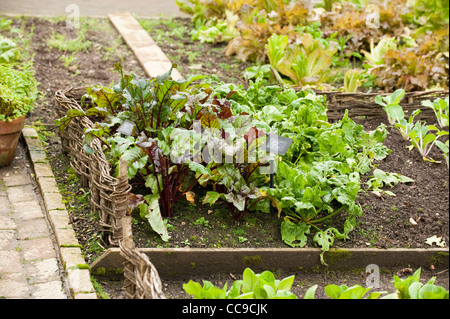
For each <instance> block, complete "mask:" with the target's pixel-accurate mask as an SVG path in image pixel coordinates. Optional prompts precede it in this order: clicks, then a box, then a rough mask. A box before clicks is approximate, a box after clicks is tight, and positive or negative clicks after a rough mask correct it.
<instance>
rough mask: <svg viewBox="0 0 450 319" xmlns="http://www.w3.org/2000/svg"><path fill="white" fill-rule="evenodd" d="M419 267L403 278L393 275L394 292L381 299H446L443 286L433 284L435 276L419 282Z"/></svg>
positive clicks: (446, 295)
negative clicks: (424, 281)
mask: <svg viewBox="0 0 450 319" xmlns="http://www.w3.org/2000/svg"><path fill="white" fill-rule="evenodd" d="M420 274H421V268H419V269H417V270H416V271H415V272H414V274H413V275H411V276H408V277H407V278H405V279H401V278H399V277H397V276H394V281H393V283H394V286H395V288H396V290H397V291H396V292H395V293H393V294H390V295H387V296H384V297H383V299H448V298H449V293H448V290H446V289H445V288H444V287H441V286H437V285H435V284H434V282H435V280H436V277H432V278H431V279H430V280H429V281H428V282H427V283H426V284H422V283H421V282H420Z"/></svg>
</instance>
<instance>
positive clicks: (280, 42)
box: [266, 34, 337, 87]
mask: <svg viewBox="0 0 450 319" xmlns="http://www.w3.org/2000/svg"><path fill="white" fill-rule="evenodd" d="M266 47H267V54H268V57H269V61H270V64H271V66H272V69H273V70H274V73H275V77H276V78H277V80H278V81H279V82H280V83H281V84H284V83H290V84H292V85H295V86H299V87H303V86H305V85H308V84H318V83H321V82H324V81H325V77H326V71H327V69H328V68H329V67H330V66H331V57H332V56H333V55H334V53H335V52H336V51H337V49H335V48H329V49H325V48H324V47H323V46H322V45H321V44H320V43H319V42H318V41H315V40H314V38H313V37H312V36H311V35H310V34H305V35H303V37H302V44H301V45H294V44H291V45H288V37H287V36H283V35H281V36H279V35H277V34H273V35H272V36H271V37H270V38H269V39H268V43H267V46H266ZM278 73H282V74H283V75H285V76H287V77H288V78H289V80H290V81H287V80H283V79H282V78H281V76H280V75H279V74H278Z"/></svg>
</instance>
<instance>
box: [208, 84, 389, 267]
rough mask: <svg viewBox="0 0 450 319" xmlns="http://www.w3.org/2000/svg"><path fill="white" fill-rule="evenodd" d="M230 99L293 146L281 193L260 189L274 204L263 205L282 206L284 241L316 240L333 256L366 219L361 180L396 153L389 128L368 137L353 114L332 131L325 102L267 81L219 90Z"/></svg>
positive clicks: (282, 171)
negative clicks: (339, 221)
mask: <svg viewBox="0 0 450 319" xmlns="http://www.w3.org/2000/svg"><path fill="white" fill-rule="evenodd" d="M230 91H234V94H233V95H231V96H230V97H229V99H230V101H231V109H232V110H235V111H237V112H242V111H244V112H253V114H254V116H255V118H256V119H259V120H260V121H262V122H265V124H266V125H267V126H269V129H272V130H273V131H276V132H277V134H279V135H281V136H284V137H288V138H291V139H292V140H293V141H292V144H291V146H290V147H289V149H288V151H287V153H286V154H285V155H284V156H283V157H282V158H280V159H279V161H278V167H277V170H276V176H275V181H274V184H275V185H274V186H275V187H274V188H271V187H268V186H267V184H266V185H264V186H259V187H258V188H259V190H260V191H261V192H263V193H265V194H266V195H268V196H270V198H268V199H264V200H261V201H260V204H261V205H262V204H265V205H267V204H269V205H268V207H270V204H271V205H273V206H275V207H276V208H277V210H278V216H279V217H280V218H283V222H282V225H281V235H282V239H283V241H284V242H285V243H286V244H288V245H290V246H294V247H303V246H305V245H306V244H307V242H308V240H309V239H312V242H313V244H316V245H317V246H319V247H321V248H322V249H323V250H324V251H326V250H328V249H329V248H330V247H331V246H332V245H333V243H334V240H335V239H345V238H346V237H347V236H348V234H349V233H350V232H351V231H352V230H353V229H354V227H355V225H356V219H357V218H358V217H359V216H360V215H361V213H362V210H361V208H360V207H359V205H357V203H356V198H357V196H358V193H359V191H360V190H361V180H360V176H362V174H365V173H367V172H369V171H370V169H371V166H372V161H374V160H375V159H377V160H382V159H383V158H384V157H386V156H387V155H388V154H389V152H390V151H389V150H388V149H387V148H386V147H385V146H384V145H383V144H382V142H383V141H384V139H385V138H386V136H387V132H386V130H385V127H384V126H380V127H378V128H377V129H376V130H374V131H371V132H366V131H364V130H363V127H362V126H360V125H357V124H356V123H355V122H354V121H352V120H351V119H350V118H349V117H348V114H346V115H345V116H344V117H343V118H342V120H341V121H338V122H337V123H333V124H331V123H329V122H328V120H327V115H326V104H325V103H324V100H323V99H322V98H321V97H319V96H316V95H315V94H312V93H309V92H306V91H300V92H295V91H294V90H293V89H286V88H285V89H283V88H281V87H279V86H265V87H264V86H262V80H257V81H256V82H254V83H251V85H250V86H249V88H248V89H247V90H244V89H242V88H239V87H236V86H235V85H233V86H231V85H229V84H223V85H219V86H218V87H216V88H215V92H217V94H218V95H219V96H221V97H224V96H227V95H228V94H229V93H230ZM266 131H268V130H266ZM256 205H258V204H256ZM282 215H283V217H282ZM337 216H344V219H345V222H344V224H343V225H342V228H341V229H338V228H337V227H328V226H327V224H328V222H330V221H332V220H333V219H335V218H336V217H337ZM322 257H323V255H322ZM322 261H323V262H324V260H323V259H322Z"/></svg>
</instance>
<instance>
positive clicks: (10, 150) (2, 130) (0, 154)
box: [0, 116, 25, 167]
mask: <svg viewBox="0 0 450 319" xmlns="http://www.w3.org/2000/svg"><path fill="white" fill-rule="evenodd" d="M24 124H25V116H22V117H19V118H17V119H15V120H12V121H11V122H5V121H0V167H3V166H7V165H9V164H10V163H11V161H12V160H13V157H14V153H15V152H16V148H17V143H18V142H19V137H20V132H21V131H22V129H23V126H24Z"/></svg>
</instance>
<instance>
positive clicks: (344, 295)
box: [325, 285, 386, 299]
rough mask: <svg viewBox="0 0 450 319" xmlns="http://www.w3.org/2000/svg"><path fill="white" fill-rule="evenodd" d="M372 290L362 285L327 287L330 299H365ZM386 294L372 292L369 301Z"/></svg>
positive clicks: (326, 290)
mask: <svg viewBox="0 0 450 319" xmlns="http://www.w3.org/2000/svg"><path fill="white" fill-rule="evenodd" d="M369 290H371V288H363V287H361V286H360V285H354V286H351V287H348V286H346V285H340V286H338V285H327V286H326V287H325V293H326V294H327V296H328V297H330V299H363V298H364V296H365V295H366V294H367V292H369ZM384 293H386V291H378V292H372V293H370V294H369V296H368V297H367V299H378V297H380V295H382V294H384Z"/></svg>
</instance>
